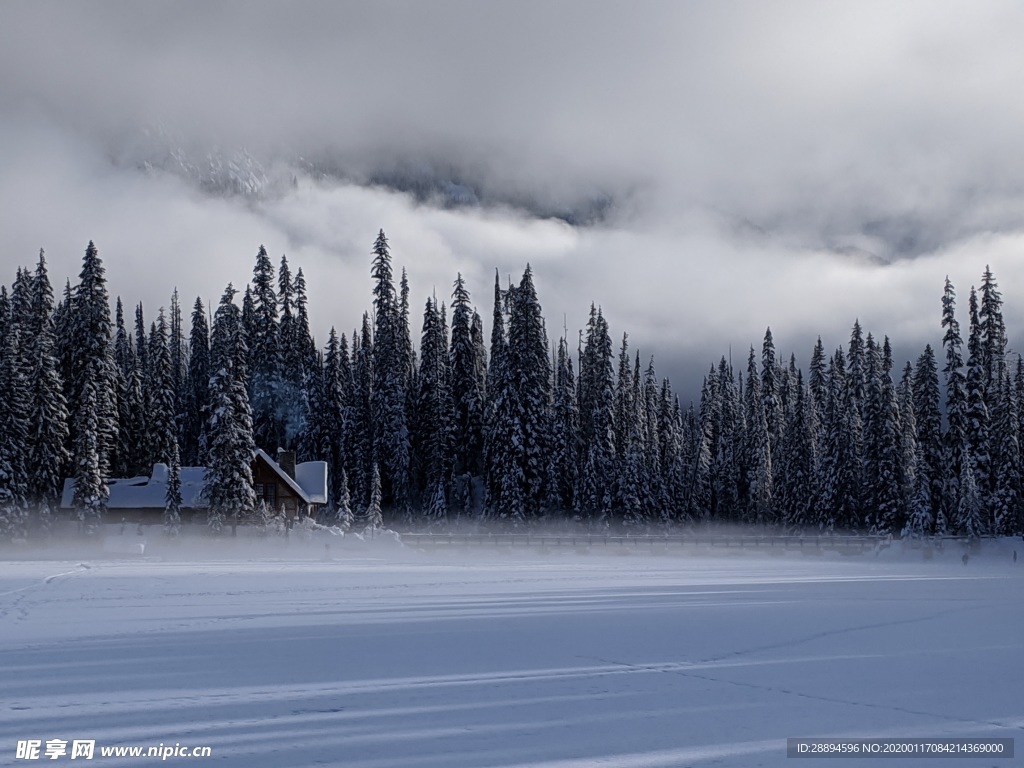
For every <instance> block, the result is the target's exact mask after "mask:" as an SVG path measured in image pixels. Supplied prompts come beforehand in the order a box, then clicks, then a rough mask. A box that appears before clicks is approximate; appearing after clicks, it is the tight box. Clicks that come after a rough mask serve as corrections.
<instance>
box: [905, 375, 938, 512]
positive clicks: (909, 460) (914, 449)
mask: <svg viewBox="0 0 1024 768" xmlns="http://www.w3.org/2000/svg"><path fill="white" fill-rule="evenodd" d="M896 402H897V404H898V408H899V414H900V434H899V452H900V482H899V485H900V498H901V500H902V504H903V507H904V509H906V510H907V514H908V515H909V514H912V513H913V507H914V497H915V495H916V493H917V485H918V480H917V477H918V466H919V463H920V461H919V458H918V454H919V450H918V440H917V413H916V411H917V406H916V403H915V401H914V368H913V366H911V364H910V361H907V364H906V367H904V369H903V378H902V379H901V380H900V384H899V387H897V389H896ZM928 487H929V485H928V482H927V481H926V482H925V488H928ZM925 499H926V500H927V501H928V504H929V510H928V511H929V514H930V512H931V510H930V505H931V494H930V493H929V494H927V495H926V496H925Z"/></svg>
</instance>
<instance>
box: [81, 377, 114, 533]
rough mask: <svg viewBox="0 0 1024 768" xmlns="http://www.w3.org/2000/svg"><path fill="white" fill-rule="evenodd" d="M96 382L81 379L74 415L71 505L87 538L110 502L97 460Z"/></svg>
mask: <svg viewBox="0 0 1024 768" xmlns="http://www.w3.org/2000/svg"><path fill="white" fill-rule="evenodd" d="M97 378H98V377H97V376H94V375H85V376H83V379H82V380H83V382H84V384H83V388H82V390H81V392H80V393H79V398H80V403H79V407H78V410H77V411H76V414H75V416H76V425H75V426H76V429H75V450H74V470H75V473H74V480H75V493H74V499H73V501H72V504H73V506H74V508H75V509H76V510H77V512H78V520H79V522H80V523H81V524H82V527H83V530H84V531H85V533H87V534H94V533H95V532H96V531H97V530H98V529H99V526H100V524H101V523H102V522H103V517H104V515H105V514H106V511H107V500H108V499H109V498H110V491H109V490H108V489H107V484H106V482H105V481H104V478H103V471H102V463H101V460H100V451H101V434H102V433H101V430H100V426H99V422H100V416H99V410H100V407H99V398H98V397H97V396H96V384H95V383H94V382H95V381H96V379H97Z"/></svg>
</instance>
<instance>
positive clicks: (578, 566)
mask: <svg viewBox="0 0 1024 768" xmlns="http://www.w3.org/2000/svg"><path fill="white" fill-rule="evenodd" d="M343 541H344V542H345V543H344V545H342V543H341V542H342V540H341V539H339V540H338V542H337V543H336V545H335V546H333V547H331V548H327V547H325V546H324V545H323V544H322V543H321V542H313V543H310V542H299V541H294V540H293V541H291V542H289V543H288V544H287V545H284V544H282V545H280V546H277V547H276V549H274V548H271V549H267V550H265V551H264V552H263V555H262V556H261V559H259V560H257V559H246V558H247V554H246V553H247V550H246V549H245V548H241V547H240V548H235V549H231V548H225V550H224V551H223V553H222V554H221V556H220V557H219V559H216V560H212V559H209V555H208V554H205V555H202V556H200V555H191V554H189V553H187V552H186V551H179V552H178V553H177V554H175V552H174V550H171V549H166V550H165V552H164V555H163V558H162V559H154V558H152V557H150V556H149V553H150V552H151V551H152V550H153V548H152V547H149V548H147V549H146V552H147V557H145V558H138V557H137V558H135V559H120V560H118V559H114V558H112V557H111V556H110V555H103V554H102V553H101V552H96V553H95V554H96V555H97V556H96V557H92V558H90V559H83V560H68V561H66V562H65V561H55V560H42V559H40V560H25V561H6V562H0V764H13V763H15V762H16V761H15V760H14V759H13V758H14V753H15V745H16V742H17V741H18V740H19V739H29V738H36V739H43V740H46V739H49V738H62V739H69V740H70V739H76V738H83V739H95V740H96V742H97V745H114V744H127V745H134V744H141V745H150V744H152V745H155V744H159V743H164V744H174V743H176V742H177V743H181V744H187V745H194V746H210V747H212V750H213V757H212V758H207V759H190V760H177V761H175V760H168V761H166V763H165V764H166V765H174V764H177V765H181V764H189V765H207V764H211V765H212V764H216V765H238V766H255V767H256V768H261V767H264V766H265V767H267V768H269V767H271V766H274V767H275V768H276V767H278V766H306V765H324V764H329V765H344V766H363V767H365V768H391V767H394V768H401V767H402V766H408V767H410V768H412V767H414V766H415V767H417V768H456V767H458V766H516V768H521V767H522V768H525V766H531V767H532V768H583V767H584V766H610V767H614V768H635V767H640V766H652V767H653V766H683V765H715V766H758V765H772V766H775V765H778V766H781V765H792V764H793V763H792V761H790V760H788V759H787V758H786V738H787V737H797V736H800V737H811V736H827V737H869V738H871V737H915V736H920V737H939V736H952V737H978V736H993V737H996V736H998V737H1020V736H1024V733H1022V729H1024V696H1022V683H1024V674H1022V672H1024V611H1022V610H1021V603H1022V601H1021V597H1022V587H1024V560H1022V561H1021V563H1020V564H1018V565H1014V564H1013V563H1012V561H1011V554H1010V553H1011V547H1012V543H1006V542H1003V543H1001V546H996V545H992V547H991V548H990V549H989V550H988V551H982V552H981V553H980V554H976V555H972V556H971V559H970V561H969V563H968V564H967V565H966V566H965V565H963V564H962V563H961V561H960V555H959V553H953V552H947V553H944V556H938V557H935V558H934V559H931V560H928V561H925V560H923V559H921V557H920V554H916V555H913V554H912V553H911V554H907V555H905V556H900V555H898V554H896V553H884V555H883V557H882V558H874V557H871V556H867V557H864V558H849V559H842V558H839V557H836V558H831V559H830V558H812V557H801V556H784V557H767V556H760V555H750V554H745V555H735V556H701V555H695V554H689V555H674V556H657V555H651V554H643V553H640V552H629V550H626V551H624V553H623V554H621V555H617V556H612V555H607V554H601V553H597V552H596V551H594V552H590V553H586V552H585V551H584V552H567V553H558V552H551V553H544V554H541V553H538V552H535V551H532V550H522V551H516V550H505V551H500V550H482V551H478V552H447V553H434V554H431V555H426V554H423V553H420V552H416V551H412V550H409V549H403V548H401V547H398V546H396V545H395V542H394V540H393V539H390V538H387V537H385V539H384V540H383V541H380V540H377V543H372V542H361V541H359V540H357V539H355V537H351V536H347V537H344V539H343ZM1017 544H1018V545H1019V544H1020V542H1017ZM1018 548H1019V549H1020V550H1021V552H1022V553H1024V547H1018ZM207 552H209V550H207ZM104 558H105V559H104ZM1017 749H1018V750H1024V740H1022V739H1020V738H1017ZM1018 755H1019V753H1018ZM66 759H68V758H62V760H66ZM1019 761H1020V757H1019V756H1018V757H1017V758H1015V759H1013V760H1007V759H1002V760H999V759H991V758H989V759H980V760H979V759H959V758H953V759H944V760H942V761H940V762H939V764H940V765H942V766H955V765H967V766H975V767H977V768H980V767H981V766H987V765H1012V764H1019ZM17 762H19V763H20V764H26V765H27V764H29V763H26V762H24V761H17ZM119 762H120V763H126V762H130V764H132V765H144V764H151V763H154V762H159V760H155V759H154V760H150V761H148V762H147V761H146V760H145V759H132V760H130V761H125V760H120V761H119V760H116V759H113V758H108V759H106V760H104V759H102V758H100V757H99V756H98V752H97V757H96V758H95V759H94V760H93V761H92V764H100V765H102V764H108V763H109V764H116V763H119ZM904 763H905V764H908V765H914V766H918V767H919V768H923V766H925V765H929V764H932V761H928V760H920V759H915V760H885V761H883V762H882V763H880V765H885V766H891V765H899V764H904ZM801 764H803V761H797V763H796V765H801ZM807 764H809V765H820V764H821V762H820V761H808V763H807ZM825 764H826V765H836V766H837V768H840V766H853V765H867V764H871V765H879V763H878V761H877V759H876V760H871V761H870V762H869V761H867V760H858V759H852V760H841V761H840V762H838V763H832V762H828V763H825Z"/></svg>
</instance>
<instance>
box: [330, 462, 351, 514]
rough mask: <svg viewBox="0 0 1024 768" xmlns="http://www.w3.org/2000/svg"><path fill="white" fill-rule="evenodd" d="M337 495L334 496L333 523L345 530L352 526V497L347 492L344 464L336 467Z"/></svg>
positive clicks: (346, 476)
mask: <svg viewBox="0 0 1024 768" xmlns="http://www.w3.org/2000/svg"><path fill="white" fill-rule="evenodd" d="M338 475H339V477H338V480H337V482H336V486H337V496H335V497H334V499H335V502H334V521H333V522H334V524H335V525H336V526H338V527H339V528H341V530H343V531H347V530H348V529H349V528H350V527H351V526H352V520H353V515H352V499H351V497H350V496H349V492H348V475H347V474H346V473H345V465H344V464H342V465H341V466H340V467H339V468H338Z"/></svg>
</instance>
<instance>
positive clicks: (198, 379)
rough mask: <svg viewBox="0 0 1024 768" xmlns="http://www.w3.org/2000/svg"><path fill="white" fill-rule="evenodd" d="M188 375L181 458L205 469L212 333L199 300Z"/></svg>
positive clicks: (194, 308)
mask: <svg viewBox="0 0 1024 768" xmlns="http://www.w3.org/2000/svg"><path fill="white" fill-rule="evenodd" d="M188 347H189V356H188V373H187V384H186V392H185V426H184V429H183V430H182V432H183V435H184V443H183V445H182V459H183V461H184V462H185V463H186V465H190V466H202V462H203V460H204V457H203V456H202V455H201V452H200V444H201V443H203V442H205V440H203V435H204V434H205V431H206V421H207V418H208V416H209V406H210V376H211V375H212V371H211V370H210V330H209V326H208V325H207V322H206V309H205V308H204V307H203V301H202V299H201V298H199V297H196V301H195V304H194V305H193V307H192V329H191V331H190V332H189V342H188Z"/></svg>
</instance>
